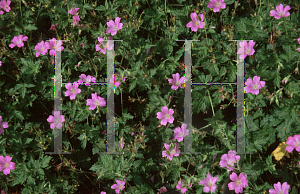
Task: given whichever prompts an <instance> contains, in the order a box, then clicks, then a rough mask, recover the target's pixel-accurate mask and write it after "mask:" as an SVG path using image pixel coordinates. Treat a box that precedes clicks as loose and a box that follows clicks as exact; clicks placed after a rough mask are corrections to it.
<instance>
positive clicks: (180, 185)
mask: <svg viewBox="0 0 300 194" xmlns="http://www.w3.org/2000/svg"><path fill="white" fill-rule="evenodd" d="M183 182H185V181H184V180H182V183H183ZM182 183H181V180H180V181H178V184H177V185H176V189H178V190H179V189H180V191H181V193H185V192H186V191H187V188H185V187H183V184H182ZM189 187H190V188H191V187H192V183H190V185H189Z"/></svg>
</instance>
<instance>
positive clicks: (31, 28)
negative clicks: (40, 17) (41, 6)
mask: <svg viewBox="0 0 300 194" xmlns="http://www.w3.org/2000/svg"><path fill="white" fill-rule="evenodd" d="M24 29H25V30H28V31H32V30H37V29H38V28H37V27H36V26H35V25H33V24H29V25H27V26H26V27H24Z"/></svg>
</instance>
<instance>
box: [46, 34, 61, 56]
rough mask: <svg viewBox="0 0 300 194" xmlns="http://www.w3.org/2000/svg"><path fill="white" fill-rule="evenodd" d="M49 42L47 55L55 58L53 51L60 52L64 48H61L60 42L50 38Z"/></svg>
mask: <svg viewBox="0 0 300 194" xmlns="http://www.w3.org/2000/svg"><path fill="white" fill-rule="evenodd" d="M49 42H50V43H49V49H50V51H49V54H50V55H52V56H55V51H59V52H61V51H63V50H64V47H63V46H61V45H62V41H61V40H58V41H56V39H55V38H52V39H51V40H50V41H49ZM59 48H60V49H59Z"/></svg>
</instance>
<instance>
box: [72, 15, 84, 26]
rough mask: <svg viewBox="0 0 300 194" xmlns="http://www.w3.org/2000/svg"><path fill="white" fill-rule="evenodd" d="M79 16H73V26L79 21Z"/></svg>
mask: <svg viewBox="0 0 300 194" xmlns="http://www.w3.org/2000/svg"><path fill="white" fill-rule="evenodd" d="M80 18H82V16H80ZM80 18H79V16H73V27H74V26H75V25H78V22H79V21H80Z"/></svg>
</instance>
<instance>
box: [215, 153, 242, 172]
mask: <svg viewBox="0 0 300 194" xmlns="http://www.w3.org/2000/svg"><path fill="white" fill-rule="evenodd" d="M239 159H240V156H239V155H236V152H235V151H232V150H230V151H229V152H228V154H224V155H223V156H222V157H221V161H220V163H219V164H220V166H221V167H226V168H228V170H229V171H232V170H233V167H234V163H237V162H238V160H239Z"/></svg>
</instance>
